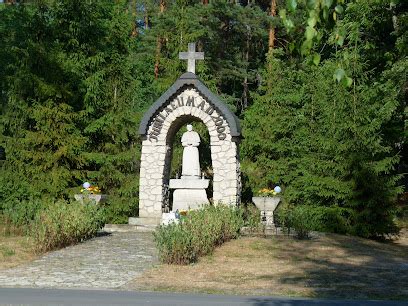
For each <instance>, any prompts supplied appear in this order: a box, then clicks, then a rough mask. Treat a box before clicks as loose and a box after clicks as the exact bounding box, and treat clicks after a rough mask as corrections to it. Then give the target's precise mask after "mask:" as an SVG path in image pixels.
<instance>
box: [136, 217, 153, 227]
mask: <svg viewBox="0 0 408 306" xmlns="http://www.w3.org/2000/svg"><path fill="white" fill-rule="evenodd" d="M160 221H161V217H160V218H155V217H139V218H136V217H129V225H137V226H157V225H159V224H160Z"/></svg>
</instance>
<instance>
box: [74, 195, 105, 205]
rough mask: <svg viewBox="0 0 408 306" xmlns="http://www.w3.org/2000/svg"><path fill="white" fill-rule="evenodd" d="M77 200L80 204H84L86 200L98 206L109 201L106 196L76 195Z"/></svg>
mask: <svg viewBox="0 0 408 306" xmlns="http://www.w3.org/2000/svg"><path fill="white" fill-rule="evenodd" d="M74 198H75V200H77V201H78V202H81V203H82V204H83V203H84V199H88V200H91V201H94V202H95V203H96V204H103V203H105V202H106V200H107V199H108V196H107V195H106V194H75V195H74Z"/></svg>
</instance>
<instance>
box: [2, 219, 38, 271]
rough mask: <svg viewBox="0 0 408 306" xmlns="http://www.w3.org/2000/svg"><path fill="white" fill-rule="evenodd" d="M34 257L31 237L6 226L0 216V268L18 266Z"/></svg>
mask: <svg viewBox="0 0 408 306" xmlns="http://www.w3.org/2000/svg"><path fill="white" fill-rule="evenodd" d="M36 257H37V256H36V255H35V254H34V249H33V241H32V239H31V238H29V237H27V236H24V235H23V234H22V233H21V231H19V230H17V229H10V228H6V226H5V225H4V222H3V219H2V218H0V270H2V269H8V268H12V267H15V266H18V265H20V264H22V263H26V262H29V261H31V260H33V259H35V258H36Z"/></svg>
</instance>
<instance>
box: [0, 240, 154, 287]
mask: <svg viewBox="0 0 408 306" xmlns="http://www.w3.org/2000/svg"><path fill="white" fill-rule="evenodd" d="M156 262H157V255H156V249H155V245H154V242H153V235H152V234H151V233H140V232H133V233H132V232H127V233H126V232H125V233H112V234H110V235H105V236H100V237H96V238H94V239H91V240H89V241H87V242H86V243H81V244H78V245H75V246H71V247H67V248H65V249H62V250H58V251H54V252H50V253H47V254H46V255H45V256H43V257H41V258H39V259H37V260H35V261H33V262H31V263H29V264H26V265H22V266H18V267H16V268H12V269H8V270H3V271H0V287H40V288H82V289H86V288H89V289H90V288H93V289H97V288H99V289H114V288H119V287H120V286H122V285H124V284H126V283H127V282H128V281H130V280H132V279H133V278H135V277H136V276H139V275H140V274H141V273H142V272H143V271H144V270H146V269H148V268H150V267H151V266H152V264H154V263H156Z"/></svg>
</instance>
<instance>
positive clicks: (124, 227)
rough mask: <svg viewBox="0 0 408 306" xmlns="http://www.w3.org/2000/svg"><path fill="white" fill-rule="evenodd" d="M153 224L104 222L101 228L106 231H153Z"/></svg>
mask: <svg viewBox="0 0 408 306" xmlns="http://www.w3.org/2000/svg"><path fill="white" fill-rule="evenodd" d="M155 229H156V226H155V225H131V224H105V226H104V228H103V229H102V231H103V232H107V233H114V232H117V233H126V232H143V233H144V232H154V230H155Z"/></svg>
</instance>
